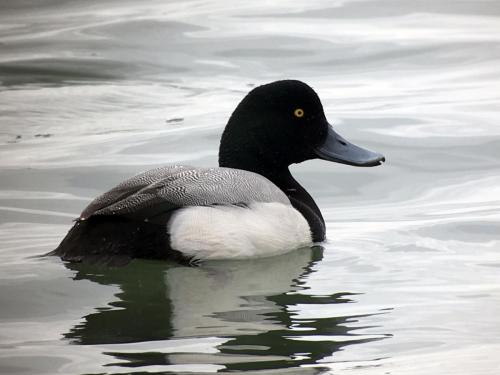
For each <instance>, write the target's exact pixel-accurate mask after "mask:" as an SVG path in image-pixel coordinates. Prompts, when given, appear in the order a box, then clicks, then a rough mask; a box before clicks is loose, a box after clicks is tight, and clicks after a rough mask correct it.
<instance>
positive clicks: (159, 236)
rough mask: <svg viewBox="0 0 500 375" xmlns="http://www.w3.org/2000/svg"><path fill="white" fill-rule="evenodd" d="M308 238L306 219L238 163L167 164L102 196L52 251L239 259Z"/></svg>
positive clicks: (100, 256) (116, 258)
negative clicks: (210, 165)
mask: <svg viewBox="0 0 500 375" xmlns="http://www.w3.org/2000/svg"><path fill="white" fill-rule="evenodd" d="M307 242H310V230H309V227H308V224H307V222H306V221H305V219H304V218H303V217H302V215H300V213H298V212H297V211H296V210H295V209H294V208H293V207H292V206H291V204H290V200H289V199H288V197H287V196H286V195H285V194H284V193H283V192H282V191H281V190H280V189H279V188H278V187H277V186H276V185H274V184H273V183H272V182H270V181H269V180H268V179H266V178H265V177H263V176H261V175H259V174H256V173H252V172H248V171H244V170H239V169H232V168H194V167H190V166H166V167H161V168H156V169H152V170H149V171H146V172H143V173H141V174H138V175H136V176H134V177H132V178H130V179H128V180H126V181H124V182H122V183H120V184H119V185H117V186H116V187H115V188H113V189H111V190H110V191H108V192H106V193H104V194H103V195H101V196H99V197H97V198H96V199H95V200H94V201H92V202H91V203H90V204H89V205H88V206H87V208H85V209H84V211H83V212H82V214H81V215H80V217H79V218H78V219H77V222H76V224H75V225H74V227H73V228H72V229H71V230H70V231H69V233H68V234H67V236H66V237H65V239H64V240H63V241H62V242H61V244H60V245H59V247H58V248H57V249H56V250H54V252H53V253H52V254H55V255H59V256H61V257H62V258H63V259H65V260H70V261H81V260H86V259H87V260H99V261H102V260H104V261H106V262H108V261H113V262H115V263H116V262H120V263H121V262H127V261H128V260H130V259H131V258H134V257H140V258H161V259H163V258H178V259H207V258H234V257H239V258H241V257H251V256H266V255H273V254H277V253H280V252H284V251H288V250H291V249H292V248H295V247H297V246H298V245H300V244H302V245H305V244H306V243H307ZM290 247H291V248H290Z"/></svg>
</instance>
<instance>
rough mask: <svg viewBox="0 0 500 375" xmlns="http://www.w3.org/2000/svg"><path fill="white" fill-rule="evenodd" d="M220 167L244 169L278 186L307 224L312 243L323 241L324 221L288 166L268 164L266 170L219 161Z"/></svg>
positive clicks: (314, 203) (312, 200)
mask: <svg viewBox="0 0 500 375" xmlns="http://www.w3.org/2000/svg"><path fill="white" fill-rule="evenodd" d="M219 165H220V166H221V167H228V168H237V169H244V170H247V171H250V172H254V173H258V174H260V175H262V176H264V177H266V178H267V179H268V180H270V181H271V182H273V183H274V184H275V185H276V186H278V187H279V188H280V189H281V190H282V191H283V192H284V193H285V194H286V195H287V196H288V198H289V199H290V202H291V203H292V206H293V207H294V208H295V209H296V210H298V211H299V212H300V213H301V214H302V216H304V218H305V219H306V220H307V222H308V223H309V227H310V228H311V233H312V237H313V241H314V242H320V241H323V240H324V239H325V220H324V219H323V216H322V215H321V211H320V210H319V208H318V206H317V204H316V202H314V199H313V198H312V197H311V195H309V193H308V192H307V190H306V189H304V188H303V187H302V186H301V185H300V184H299V183H298V182H297V181H296V180H295V179H294V178H293V176H292V174H291V173H290V171H289V169H288V166H277V165H271V163H269V165H268V167H267V168H264V169H262V168H255V167H252V166H245V167H243V166H241V165H233V164H232V163H229V164H227V163H224V162H223V161H222V160H219Z"/></svg>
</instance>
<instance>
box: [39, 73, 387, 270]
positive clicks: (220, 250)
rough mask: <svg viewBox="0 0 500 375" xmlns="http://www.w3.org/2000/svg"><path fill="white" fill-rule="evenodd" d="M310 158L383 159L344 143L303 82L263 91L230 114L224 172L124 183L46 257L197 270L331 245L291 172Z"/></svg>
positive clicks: (152, 175) (173, 170)
mask: <svg viewBox="0 0 500 375" xmlns="http://www.w3.org/2000/svg"><path fill="white" fill-rule="evenodd" d="M311 159H322V160H325V161H330V162H337V163H343V164H347V165H352V166H358V167H373V166H378V165H380V164H382V163H383V162H385V157H384V156H383V155H382V154H380V153H377V152H373V151H370V150H367V149H365V148H362V147H359V146H356V145H354V144H353V143H350V142H349V141H347V140H345V139H344V138H343V137H342V136H340V135H339V134H338V133H337V132H336V131H335V130H334V128H333V126H332V125H331V124H330V123H329V122H328V120H327V118H326V115H325V113H324V109H323V105H322V103H321V100H320V98H319V96H318V94H317V93H316V92H315V91H314V89H313V88H311V87H310V86H309V85H307V84H306V83H304V82H302V81H298V80H280V81H275V82H271V83H268V84H264V85H261V86H257V87H255V88H253V89H252V90H251V91H250V92H249V93H248V94H247V95H246V96H245V97H244V98H243V99H242V100H241V102H240V103H239V104H238V105H237V107H236V109H235V110H234V112H233V113H232V115H231V116H230V117H229V120H228V122H227V125H226V126H225V128H224V131H223V133H222V136H221V140H220V146H219V159H218V161H219V167H216V168H215V167H214V168H201V167H194V166H189V165H167V166H163V167H159V168H155V169H151V170H148V171H145V172H142V173H139V174H137V175H135V176H133V177H131V178H129V179H127V180H125V181H123V182H122V183H120V184H118V185H117V186H115V187H114V188H112V189H111V190H109V191H107V192H105V193H104V194H102V195H100V196H98V197H97V198H95V199H94V200H93V201H92V202H91V203H90V204H89V205H88V206H87V207H86V208H85V209H84V210H83V211H82V213H81V214H80V216H79V217H78V218H77V219H75V223H74V225H73V227H72V228H71V229H70V230H69V232H68V233H67V235H66V236H65V237H64V239H63V240H62V241H61V243H60V244H59V246H58V247H57V248H56V249H55V250H53V251H52V252H50V253H49V255H56V256H59V257H60V258H61V259H62V260H64V261H67V262H90V263H96V262H99V263H105V264H108V265H123V264H127V263H128V262H130V261H131V260H132V259H134V258H146V259H157V260H173V261H177V262H179V263H182V264H188V265H199V264H200V263H201V262H203V261H207V260H222V259H249V258H259V257H269V256H275V255H280V254H285V253H287V252H289V251H292V250H295V249H298V248H303V247H311V246H313V245H314V244H316V243H321V242H322V241H324V240H325V237H326V229H325V220H324V218H323V216H322V214H321V211H320V209H319V208H318V205H317V204H316V202H315V201H314V199H313V198H312V196H311V195H310V194H309V193H308V192H307V191H306V189H305V188H304V187H302V186H301V185H300V184H299V182H297V180H296V179H295V178H294V177H293V176H292V174H291V173H290V170H289V167H290V166H291V165H292V164H296V163H302V162H304V161H307V160H311Z"/></svg>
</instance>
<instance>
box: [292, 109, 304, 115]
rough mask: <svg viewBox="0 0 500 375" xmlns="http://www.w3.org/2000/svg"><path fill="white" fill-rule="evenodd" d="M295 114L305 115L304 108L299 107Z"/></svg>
mask: <svg viewBox="0 0 500 375" xmlns="http://www.w3.org/2000/svg"><path fill="white" fill-rule="evenodd" d="M293 114H294V115H295V117H303V116H304V110H303V109H302V108H297V109H296V110H295V111H293Z"/></svg>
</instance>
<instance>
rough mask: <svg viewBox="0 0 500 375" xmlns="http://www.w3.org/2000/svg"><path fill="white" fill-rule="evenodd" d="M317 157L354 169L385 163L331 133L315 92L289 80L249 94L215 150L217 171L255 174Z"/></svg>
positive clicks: (301, 83) (271, 84)
mask: <svg viewBox="0 0 500 375" xmlns="http://www.w3.org/2000/svg"><path fill="white" fill-rule="evenodd" d="M317 158H319V159H323V160H328V161H335V162H338V163H343V164H349V165H354V166H359V167H373V166H376V165H380V164H381V163H382V162H383V161H385V158H384V156H383V155H381V154H379V153H376V152H372V151H369V150H366V149H363V148H361V147H359V146H356V145H354V144H352V143H350V142H348V141H346V140H345V139H344V138H342V137H341V136H340V135H339V134H337V133H336V132H335V131H334V130H333V128H332V126H331V125H330V124H329V123H328V120H327V119H326V116H325V113H324V111H323V106H322V104H321V101H320V99H319V97H318V95H317V94H316V92H314V90H313V89H312V88H311V87H309V86H308V85H306V84H305V83H303V82H301V81H294V80H286V81H277V82H272V83H269V84H267V85H262V86H259V87H256V88H254V89H253V90H252V91H250V93H248V95H247V96H246V97H245V98H244V99H243V100H242V101H241V102H240V104H239V105H238V106H237V107H236V109H235V110H234V112H233V114H232V115H231V117H230V119H229V122H228V124H227V126H226V128H225V130H224V133H223V134H222V138H221V144H220V149H219V164H220V166H221V167H230V168H238V169H246V170H250V171H254V172H258V173H262V172H265V171H270V172H271V171H273V170H277V169H278V170H279V169H281V168H287V167H288V166H289V165H290V164H293V163H300V162H303V161H305V160H309V159H317Z"/></svg>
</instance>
